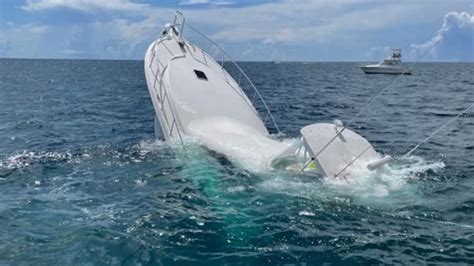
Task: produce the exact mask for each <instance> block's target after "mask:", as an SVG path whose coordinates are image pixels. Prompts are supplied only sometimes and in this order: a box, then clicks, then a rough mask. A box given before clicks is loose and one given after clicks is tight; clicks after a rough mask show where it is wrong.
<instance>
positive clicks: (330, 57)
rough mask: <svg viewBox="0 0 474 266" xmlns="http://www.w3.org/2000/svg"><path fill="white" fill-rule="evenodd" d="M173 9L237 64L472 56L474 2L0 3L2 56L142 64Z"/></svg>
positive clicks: (35, 0) (109, 0)
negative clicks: (392, 54) (391, 55)
mask: <svg viewBox="0 0 474 266" xmlns="http://www.w3.org/2000/svg"><path fill="white" fill-rule="evenodd" d="M175 10H180V11H182V12H183V13H184V15H185V17H186V22H187V23H189V24H190V25H193V26H194V27H195V28H198V29H200V30H201V31H202V32H204V33H206V34H207V35H208V36H209V37H210V38H211V39H213V40H215V41H216V42H217V43H219V44H220V45H221V46H223V47H224V49H226V50H227V51H228V53H229V54H231V55H232V56H233V57H234V58H235V59H236V60H247V61H275V60H279V61H363V62H366V61H379V60H381V59H383V58H385V57H386V56H387V55H388V49H389V48H390V47H392V48H402V49H403V56H404V59H405V60H406V61H416V60H418V59H419V57H420V56H421V55H422V54H424V53H425V51H427V50H428V49H429V48H430V47H431V46H433V45H434V44H435V43H436V46H435V47H434V48H433V49H431V50H429V52H428V53H427V54H426V55H425V56H424V57H423V58H422V61H453V62H460V61H468V62H474V0H397V1H394V0H352V1H351V0H312V1H309V0H279V1H266V0H261V1H257V0H254V1H252V0H241V1H239V0H178V1H171V0H0V58H73V59H138V60H141V59H143V56H144V54H145V51H146V48H147V47H148V45H149V43H150V42H152V41H153V40H154V39H156V38H157V36H158V34H159V32H160V30H161V29H162V27H163V26H164V24H165V23H167V22H170V21H171V20H172V19H173V16H174V12H175ZM184 34H185V37H186V32H184ZM187 37H188V38H189V39H191V41H193V40H192V37H193V36H191V35H189V36H187Z"/></svg>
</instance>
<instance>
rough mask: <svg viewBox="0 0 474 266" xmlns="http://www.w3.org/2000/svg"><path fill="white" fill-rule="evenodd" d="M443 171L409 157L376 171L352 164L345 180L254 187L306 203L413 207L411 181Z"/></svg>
mask: <svg viewBox="0 0 474 266" xmlns="http://www.w3.org/2000/svg"><path fill="white" fill-rule="evenodd" d="M444 167H445V164H444V163H443V162H429V161H425V160H424V159H423V158H421V157H415V156H413V157H410V158H407V159H404V160H394V161H393V162H392V163H390V164H389V165H385V166H383V167H381V168H380V169H378V170H376V171H370V170H368V169H367V168H366V167H365V163H355V164H354V165H353V166H351V167H349V168H348V169H347V173H346V178H345V179H344V178H342V177H341V178H327V177H325V178H322V179H317V178H314V179H312V178H308V177H302V176H295V175H293V176H291V175H289V174H288V175H273V176H272V175H269V177H268V178H266V179H265V180H264V181H262V182H261V183H260V184H258V187H259V188H260V189H262V190H263V191H266V192H273V193H282V194H287V195H290V196H296V197H303V198H308V199H315V198H318V199H328V198H329V199H335V198H350V199H351V200H353V201H357V202H360V203H367V204H378V203H380V204H389V205H391V204H397V203H403V202H407V203H410V202H411V203H413V201H416V200H417V199H418V197H419V195H418V191H417V183H416V182H415V181H414V180H417V179H419V176H420V174H423V173H425V172H426V171H428V170H431V171H434V172H435V173H436V172H438V171H440V170H442V169H443V168H444Z"/></svg>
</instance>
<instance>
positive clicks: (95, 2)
mask: <svg viewBox="0 0 474 266" xmlns="http://www.w3.org/2000/svg"><path fill="white" fill-rule="evenodd" d="M146 6H147V5H145V4H138V3H134V2H131V1H129V0H26V2H25V4H24V5H23V6H22V7H21V8H22V9H23V10H26V11H41V10H47V9H54V8H71V9H78V10H82V11H87V12H91V11H97V10H109V11H139V10H142V9H143V8H145V7H146Z"/></svg>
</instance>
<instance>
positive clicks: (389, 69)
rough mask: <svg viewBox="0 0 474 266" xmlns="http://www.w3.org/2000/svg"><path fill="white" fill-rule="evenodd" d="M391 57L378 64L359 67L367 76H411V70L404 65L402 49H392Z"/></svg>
mask: <svg viewBox="0 0 474 266" xmlns="http://www.w3.org/2000/svg"><path fill="white" fill-rule="evenodd" d="M391 51H392V52H391V54H390V56H389V57H388V58H387V59H385V60H383V61H382V62H380V63H378V64H373V65H366V66H361V67H359V68H360V69H362V71H364V73H365V74H396V75H400V74H405V75H411V69H410V68H408V67H407V66H404V65H403V64H402V49H391Z"/></svg>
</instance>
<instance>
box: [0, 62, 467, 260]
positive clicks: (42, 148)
mask: <svg viewBox="0 0 474 266" xmlns="http://www.w3.org/2000/svg"><path fill="white" fill-rule="evenodd" d="M242 66H243V68H244V69H245V70H246V71H247V72H248V74H249V76H250V77H251V79H253V81H254V82H255V84H256V85H257V87H259V88H260V90H261V92H262V94H263V95H264V97H265V98H266V99H267V101H268V104H269V105H270V107H271V109H272V110H273V111H274V115H275V118H276V120H277V122H278V123H279V124H280V126H281V128H282V131H283V132H284V133H285V136H280V138H294V137H297V136H298V131H299V129H300V128H301V127H302V126H304V125H307V124H310V123H314V122H328V121H332V120H333V119H335V118H338V119H341V120H343V121H346V122H347V121H348V120H350V118H351V117H352V116H353V115H354V114H355V113H357V112H358V111H359V110H360V108H362V107H363V105H364V104H365V103H366V102H367V101H368V100H369V99H370V98H371V97H372V96H373V95H374V94H375V93H377V92H378V91H379V90H381V88H382V87H384V86H385V85H386V84H388V83H389V82H390V81H391V80H392V79H393V78H395V77H393V76H383V75H364V74H363V73H362V72H361V71H360V70H358V69H357V68H356V66H357V64H356V63H281V64H272V63H243V64H242ZM473 101H474V64H472V63H471V64H455V63H430V64H428V63H422V64H419V65H418V66H416V68H415V71H414V75H412V76H404V77H402V78H401V79H400V82H397V83H396V84H395V85H394V86H393V87H392V88H391V89H390V90H389V91H388V92H387V93H385V94H384V95H383V96H382V97H381V98H380V99H379V100H378V101H377V102H375V103H374V104H373V105H372V106H371V108H369V110H368V112H366V113H364V115H363V116H362V117H361V118H360V119H358V120H357V121H356V122H355V124H354V125H353V126H352V127H351V128H352V129H353V130H355V131H357V132H358V133H360V134H362V135H363V136H365V137H366V138H367V139H368V140H369V141H371V142H372V143H373V145H374V146H375V148H376V149H377V150H378V151H380V152H382V153H386V154H391V155H392V156H394V157H397V156H400V155H401V154H403V153H404V152H407V151H408V150H409V149H410V148H412V147H413V146H414V145H416V144H417V143H418V142H419V141H421V140H422V139H423V138H424V137H426V136H428V135H429V134H430V133H431V132H432V131H433V130H435V129H436V128H437V127H439V126H441V125H442V124H443V123H445V122H446V121H448V120H449V119H451V118H452V117H453V116H455V115H456V114H457V113H458V112H459V111H461V110H462V109H463V108H465V107H467V106H468V105H469V104H470V103H472V102H473ZM473 116H474V111H473V110H471V111H470V113H467V114H465V115H463V116H462V117H461V118H460V119H459V120H457V121H456V122H454V123H453V124H451V125H450V126H449V127H448V128H446V129H445V130H444V131H442V132H441V133H440V134H439V135H437V136H436V137H434V138H433V139H432V141H431V142H429V143H427V144H425V145H423V146H422V147H421V148H420V149H419V150H417V151H416V152H415V154H414V156H412V157H410V158H408V159H397V160H396V161H395V162H394V163H393V164H392V165H390V166H389V167H388V168H387V169H386V170H385V171H384V172H383V173H381V174H377V175H373V176H361V177H360V178H357V179H356V180H352V181H351V183H350V184H347V183H345V182H342V181H341V182H339V181H337V182H336V181H332V180H324V179H323V180H321V179H318V180H317V179H312V178H308V177H295V176H290V175H288V176H287V175H285V174H284V173H267V174H260V175H256V174H252V173H249V172H248V171H246V170H245V169H243V168H241V167H239V166H238V164H235V163H230V162H229V161H227V160H225V159H224V158H222V157H220V156H219V155H216V154H210V153H209V152H207V151H205V150H204V149H202V148H200V147H199V146H196V147H192V149H191V153H192V156H190V157H185V156H182V155H180V154H179V152H175V149H173V148H171V147H168V146H166V145H165V144H163V143H161V142H159V141H155V140H154V132H153V108H152V104H151V102H150V99H149V95H148V91H147V87H146V83H145V78H144V73H143V63H142V62H140V61H87V60H84V61H76V60H7V59H2V60H0V264H34V265H43V264H54V265H67V264H125V265H134V264H164V265H169V264H175V263H176V264H183V265H184V264H185V265H198V264H284V263H306V264H310V265H312V264H323V263H333V264H364V265H366V264H379V263H393V264H398V263H400V264H424V263H439V264H441V265H445V264H452V263H459V264H474V134H473V132H474V119H473Z"/></svg>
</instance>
